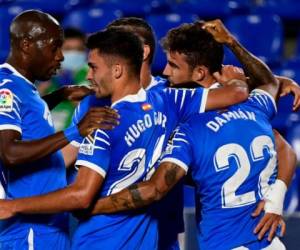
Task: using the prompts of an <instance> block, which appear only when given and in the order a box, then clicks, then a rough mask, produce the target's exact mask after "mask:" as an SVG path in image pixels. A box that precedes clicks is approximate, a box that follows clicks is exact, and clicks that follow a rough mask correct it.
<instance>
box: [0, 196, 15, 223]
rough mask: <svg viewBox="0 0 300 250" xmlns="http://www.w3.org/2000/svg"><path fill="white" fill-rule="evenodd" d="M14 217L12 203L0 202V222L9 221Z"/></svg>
mask: <svg viewBox="0 0 300 250" xmlns="http://www.w3.org/2000/svg"><path fill="white" fill-rule="evenodd" d="M15 215H16V214H15V213H14V212H13V203H12V201H9V200H0V220H5V219H9V218H11V217H13V216H15Z"/></svg>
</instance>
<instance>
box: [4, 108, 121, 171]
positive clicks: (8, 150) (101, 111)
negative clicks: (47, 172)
mask: <svg viewBox="0 0 300 250" xmlns="http://www.w3.org/2000/svg"><path fill="white" fill-rule="evenodd" d="M118 117H119V116H118V114H117V113H116V111H114V110H111V109H108V108H91V109H90V110H89V112H88V113H87V114H86V116H85V117H84V118H83V119H82V120H81V121H80V123H79V124H78V126H72V127H70V128H67V129H66V130H64V131H62V132H58V133H56V134H53V135H50V136H48V137H45V138H42V139H39V140H32V141H25V140H22V135H21V133H20V132H19V131H16V130H10V129H7V130H0V159H1V161H2V162H3V163H4V165H5V166H6V167H15V166H17V165H18V164H21V163H26V162H31V161H34V160H37V159H40V158H42V157H44V156H46V155H49V154H51V153H53V152H55V151H57V150H59V149H61V148H62V147H64V146H66V145H67V144H68V143H69V142H71V141H72V140H74V139H75V138H78V137H80V136H83V137H85V136H86V135H89V134H91V133H92V132H93V130H95V129H98V128H100V129H112V128H113V127H114V126H116V125H117V124H118V121H117V120H118Z"/></svg>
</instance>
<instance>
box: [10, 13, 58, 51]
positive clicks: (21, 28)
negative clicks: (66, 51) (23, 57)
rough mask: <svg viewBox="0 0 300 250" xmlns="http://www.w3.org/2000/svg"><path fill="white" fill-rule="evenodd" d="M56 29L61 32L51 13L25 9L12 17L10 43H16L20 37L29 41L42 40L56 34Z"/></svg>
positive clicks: (13, 44) (14, 44)
mask: <svg viewBox="0 0 300 250" xmlns="http://www.w3.org/2000/svg"><path fill="white" fill-rule="evenodd" d="M57 30H59V31H61V32H62V29H61V27H60V26H59V23H58V22H57V20H56V19H55V18H53V17H52V16H51V15H49V14H47V13H44V12H41V11H38V10H27V11H24V12H22V13H20V14H19V15H18V16H16V17H15V18H14V20H13V21H12V23H11V25H10V39H11V45H12V46H16V45H18V41H20V39H24V38H27V39H28V40H29V41H38V40H40V41H43V40H45V39H51V38H52V37H53V36H55V35H57V32H56V31H57Z"/></svg>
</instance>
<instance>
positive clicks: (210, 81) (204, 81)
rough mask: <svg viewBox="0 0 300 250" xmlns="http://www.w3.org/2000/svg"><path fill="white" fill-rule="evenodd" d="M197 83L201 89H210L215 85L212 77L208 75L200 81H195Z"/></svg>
mask: <svg viewBox="0 0 300 250" xmlns="http://www.w3.org/2000/svg"><path fill="white" fill-rule="evenodd" d="M197 83H198V84H199V85H201V86H202V87H203V88H210V86H212V85H213V84H215V83H216V80H215V78H214V77H213V76H212V75H208V76H206V77H205V78H204V79H202V80H201V81H197Z"/></svg>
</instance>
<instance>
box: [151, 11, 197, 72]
mask: <svg viewBox="0 0 300 250" xmlns="http://www.w3.org/2000/svg"><path fill="white" fill-rule="evenodd" d="M146 20H147V22H148V23H149V24H150V25H151V26H152V28H153V30H154V31H155V34H156V38H157V46H156V52H155V57H154V61H153V65H152V70H153V71H154V72H155V73H161V72H162V70H163V69H164V67H165V65H166V56H165V54H164V52H163V50H162V47H161V46H160V44H159V41H160V39H161V38H162V37H164V36H165V35H166V34H167V32H168V31H169V30H170V29H172V28H174V27H177V26H179V25H180V24H182V23H191V22H194V21H196V20H197V16H196V15H192V14H191V15H188V14H179V13H171V14H168V15H150V16H148V17H147V18H146Z"/></svg>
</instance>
